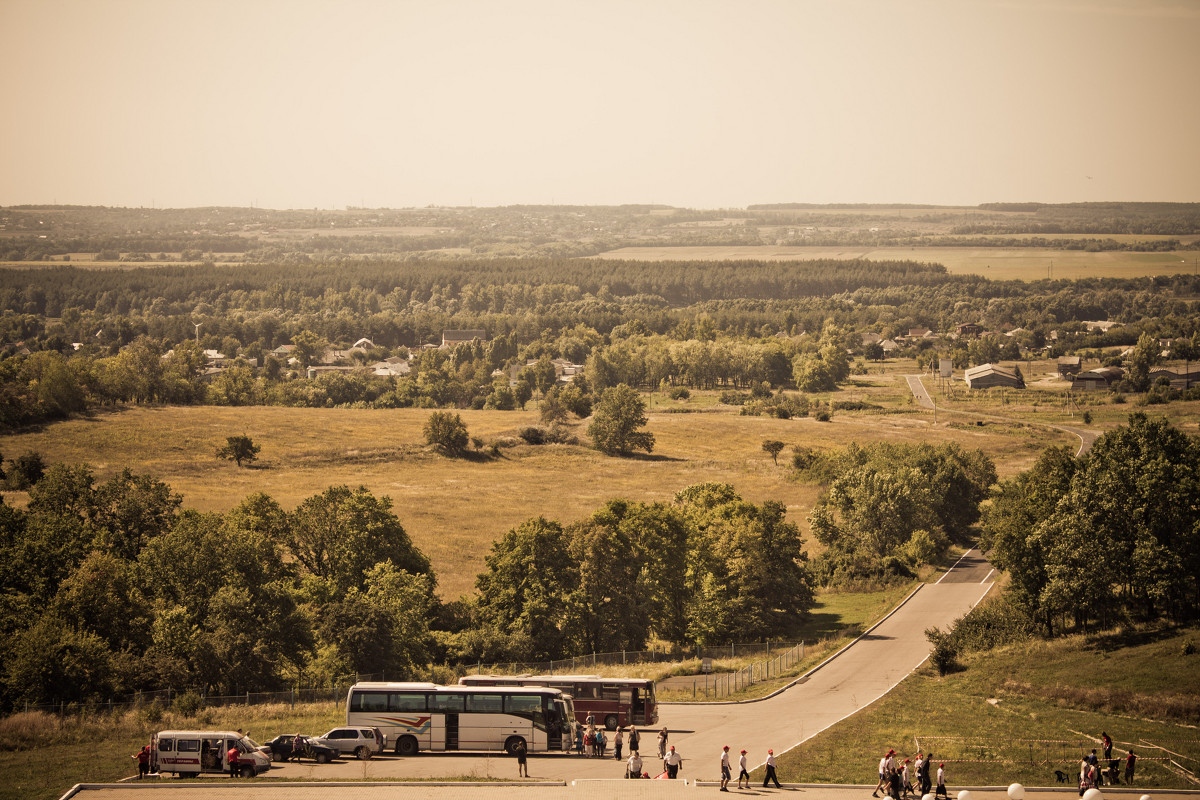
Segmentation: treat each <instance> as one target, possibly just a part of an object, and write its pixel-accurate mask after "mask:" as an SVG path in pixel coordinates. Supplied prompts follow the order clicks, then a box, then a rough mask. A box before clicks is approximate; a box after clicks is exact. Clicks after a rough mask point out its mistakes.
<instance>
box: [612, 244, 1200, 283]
mask: <svg viewBox="0 0 1200 800" xmlns="http://www.w3.org/2000/svg"><path fill="white" fill-rule="evenodd" d="M595 258H616V259H629V260H633V261H691V260H699V261H727V260H751V259H757V260H763V261H812V260H816V259H822V258H833V259H854V258H866V259H871V260H874V261H919V262H923V263H935V264H943V265H945V267H946V269H947V270H948V271H949V272H950V273H951V274H956V275H959V274H967V275H982V276H984V277H986V278H994V279H996V280H1025V281H1033V280H1039V279H1041V278H1046V277H1053V278H1055V279H1063V280H1066V279H1078V278H1138V277H1145V276H1147V275H1176V274H1180V273H1194V272H1197V271H1198V270H1200V253H1197V252H1196V251H1194V250H1179V251H1169V252H1165V253H1138V252H1127V251H1108V252H1102V253H1088V252H1085V251H1083V250H1049V249H1039V248H1033V247H792V246H774V245H760V246H754V245H745V246H729V247H721V246H711V247H709V246H704V247H700V246H697V247H622V248H619V249H617V250H609V251H608V252H605V253H601V254H600V255H598V256H595Z"/></svg>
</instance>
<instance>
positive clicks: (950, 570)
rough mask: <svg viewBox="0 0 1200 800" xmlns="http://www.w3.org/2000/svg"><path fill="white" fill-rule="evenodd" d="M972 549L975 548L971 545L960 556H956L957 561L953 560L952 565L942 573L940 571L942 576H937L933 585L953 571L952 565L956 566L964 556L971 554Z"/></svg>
mask: <svg viewBox="0 0 1200 800" xmlns="http://www.w3.org/2000/svg"><path fill="white" fill-rule="evenodd" d="M974 549H975V548H974V547H972V548H970V549H969V550H967V552H965V553H963V554H962V555H961V556H959V557H958V561H955V562H954V566H952V567H950V569H948V570H946V571H945V572H944V573H942V577H940V578H938V579H937V580H936V581H935V582H934V586H936V585H937V584H939V583H941V582H942V581H944V580H946V576H947V575H949V574H950V573H951V572H953V571H954V567H957V566H958V565H959V564H960V563H962V560H963V559H964V558H966V557H967V556H968V555H970V554H971V550H974Z"/></svg>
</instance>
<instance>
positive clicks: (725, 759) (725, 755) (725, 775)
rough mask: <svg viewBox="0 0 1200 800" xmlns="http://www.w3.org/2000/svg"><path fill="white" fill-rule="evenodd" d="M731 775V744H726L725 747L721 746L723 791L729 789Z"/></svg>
mask: <svg viewBox="0 0 1200 800" xmlns="http://www.w3.org/2000/svg"><path fill="white" fill-rule="evenodd" d="M730 777H731V774H730V772H729V745H725V746H724V747H722V748H721V791H722V792H728V791H729V778H730Z"/></svg>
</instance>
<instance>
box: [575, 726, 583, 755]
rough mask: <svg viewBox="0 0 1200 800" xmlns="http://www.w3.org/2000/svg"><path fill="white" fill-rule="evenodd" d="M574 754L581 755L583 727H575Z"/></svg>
mask: <svg viewBox="0 0 1200 800" xmlns="http://www.w3.org/2000/svg"><path fill="white" fill-rule="evenodd" d="M575 752H576V753H579V755H583V726H582V725H578V724H577V725H576V726H575Z"/></svg>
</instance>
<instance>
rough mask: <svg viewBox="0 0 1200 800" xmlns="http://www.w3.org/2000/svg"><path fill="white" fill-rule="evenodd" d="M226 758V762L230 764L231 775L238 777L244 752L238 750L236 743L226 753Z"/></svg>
mask: <svg viewBox="0 0 1200 800" xmlns="http://www.w3.org/2000/svg"><path fill="white" fill-rule="evenodd" d="M225 758H226V759H227V762H226V763H228V764H229V777H231V778H236V777H237V776H238V773H239V772H240V771H241V768H242V765H241V758H242V754H241V753H240V752H238V749H237V746H236V745H235V746H233V747H231V748H229V752H228V753H226V754H225Z"/></svg>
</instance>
